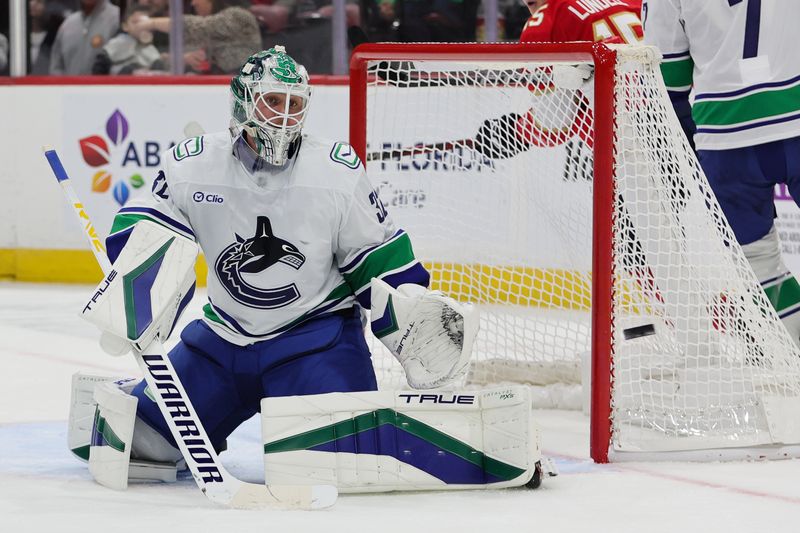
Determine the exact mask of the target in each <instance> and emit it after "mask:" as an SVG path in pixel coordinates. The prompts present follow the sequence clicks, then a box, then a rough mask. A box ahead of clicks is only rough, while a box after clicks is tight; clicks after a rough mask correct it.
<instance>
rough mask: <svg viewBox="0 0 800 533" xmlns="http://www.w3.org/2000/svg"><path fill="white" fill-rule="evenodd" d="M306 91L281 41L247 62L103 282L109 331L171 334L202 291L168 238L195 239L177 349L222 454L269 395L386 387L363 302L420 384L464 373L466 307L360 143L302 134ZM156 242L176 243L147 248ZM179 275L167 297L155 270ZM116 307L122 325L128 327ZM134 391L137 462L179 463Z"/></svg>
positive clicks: (122, 224) (133, 216)
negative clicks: (440, 287) (374, 181)
mask: <svg viewBox="0 0 800 533" xmlns="http://www.w3.org/2000/svg"><path fill="white" fill-rule="evenodd" d="M310 97H311V87H310V86H309V83H308V75H307V73H306V71H305V69H304V68H303V67H302V66H301V65H298V64H297V63H295V61H294V60H293V59H292V58H291V57H290V56H289V55H287V54H286V53H285V50H284V49H283V48H282V47H275V48H273V49H270V50H268V51H264V52H260V53H258V54H255V55H253V56H251V57H250V58H249V59H248V60H247V62H246V63H245V64H244V66H243V67H242V68H241V70H240V72H239V73H238V74H237V75H236V76H235V77H234V78H233V79H232V81H231V112H232V127H231V129H230V131H224V132H221V133H215V134H210V135H203V136H201V137H196V138H192V139H188V140H185V141H183V142H181V143H179V144H177V145H176V146H175V147H173V148H172V149H171V150H169V151H168V152H166V153H165V154H164V155H163V157H162V161H163V162H164V167H163V169H162V170H161V171H160V172H159V174H158V177H157V178H156V179H155V181H154V183H153V187H152V195H151V196H149V197H148V198H146V199H144V200H142V201H137V202H133V203H131V204H129V205H127V206H126V207H124V208H123V209H121V210H120V212H119V214H118V215H117V217H116V218H115V220H114V224H113V227H112V231H111V234H110V236H109V238H108V240H107V245H108V252H109V258H110V259H111V261H112V262H113V263H114V271H115V272H119V274H120V275H118V276H116V278H114V276H111V277H110V278H107V280H108V281H109V283H108V284H107V286H106V287H104V288H103V289H102V290H101V292H105V293H107V294H113V292H114V291H115V290H117V289H116V288H115V287H116V285H117V283H118V282H119V284H120V286H119V292H120V294H122V293H124V295H125V297H124V302H125V304H124V306H125V309H124V310H122V309H114V306H113V301H114V298H113V297H111V296H108V295H106V296H105V297H104V302H106V303H108V306H109V307H108V308H107V309H108V311H107V312H105V311H104V313H105V314H104V315H103V316H102V317H101V318H100V321H101V322H102V323H103V324H107V327H104V326H103V325H101V328H103V329H104V330H105V331H106V332H111V333H112V334H114V335H116V336H117V337H120V336H122V337H125V338H126V339H127V340H128V341H130V340H131V339H134V338H140V339H141V338H143V337H147V336H148V335H159V336H160V337H161V338H162V340H163V339H164V338H166V335H167V334H168V331H169V330H170V329H171V327H172V326H173V325H174V322H175V320H176V316H177V315H179V314H180V310H181V309H182V307H184V306H185V304H186V303H188V301H189V300H190V299H191V294H192V292H193V291H192V290H193V288H194V278H193V274H192V275H191V277H190V274H189V272H188V271H189V270H191V271H192V272H193V267H192V264H193V262H192V261H191V259H192V257H191V256H187V257H189V258H190V259H189V262H188V263H189V268H187V267H186V264H187V261H186V260H183V261H182V263H180V262H176V261H175V260H172V259H170V256H169V255H165V254H166V250H168V248H169V247H170V246H171V244H170V243H172V242H174V241H175V240H176V239H177V240H178V241H179V242H182V243H183V244H182V245H181V246H184V247H187V246H188V247H192V246H194V245H193V244H192V241H194V242H196V243H197V244H198V245H199V247H200V248H201V249H202V251H203V252H204V254H205V257H206V260H207V262H208V265H209V272H208V304H207V305H206V306H205V308H204V314H205V316H204V317H203V319H202V320H196V321H194V322H192V323H191V324H189V325H188V326H187V327H186V328H185V329H184V330H183V331H182V332H181V340H180V342H179V343H178V344H177V346H176V347H175V348H174V349H173V350H172V351H171V352H170V359H171V360H172V363H173V365H174V367H175V370H176V372H177V374H178V375H179V377H180V380H181V381H182V383H183V385H184V387H185V390H186V393H187V394H188V395H189V397H190V399H191V402H192V404H193V405H194V407H195V409H196V411H197V414H198V416H199V418H200V420H201V421H202V423H203V425H204V427H205V429H206V432H207V433H208V435H209V437H210V439H211V442H212V444H213V445H214V446H215V448H217V449H221V448H222V447H223V444H224V441H225V439H226V437H227V436H228V435H229V434H230V433H231V432H232V431H233V430H234V429H235V428H236V427H237V426H239V425H240V424H241V423H242V422H244V421H245V420H247V419H248V418H250V417H252V416H253V415H254V414H256V412H257V411H258V410H259V402H260V401H261V400H262V399H263V398H267V397H275V396H296V395H311V394H323V393H329V392H357V391H372V390H376V389H377V383H376V378H375V372H374V369H373V366H372V361H371V358H370V352H369V349H368V347H367V344H366V341H365V337H364V331H363V323H362V320H361V314H360V309H361V308H364V309H369V308H370V307H371V306H376V307H377V306H378V305H379V307H377V312H376V313H374V314H373V322H372V330H373V332H374V333H375V334H376V336H377V337H379V338H381V340H382V341H384V343H385V344H386V345H387V346H388V347H389V349H390V350H391V351H392V352H393V353H394V354H395V355H396V357H397V358H398V359H399V360H400V362H401V364H403V366H404V368H405V369H406V373H407V377H408V381H409V384H410V385H411V386H413V387H417V388H432V387H436V386H439V385H442V384H445V383H448V382H450V381H452V380H453V379H455V378H456V377H458V376H460V375H462V374H463V372H464V371H465V370H466V364H467V362H468V357H469V349H470V346H471V339H472V338H474V331H472V330H471V329H470V327H471V326H469V327H466V331H465V322H467V319H466V318H464V315H463V314H462V313H461V312H462V311H463V310H464V309H466V308H465V307H464V306H461V305H460V304H458V303H456V302H454V301H452V300H450V299H449V298H447V297H445V296H443V295H441V294H440V293H436V292H435V291H427V290H426V287H427V285H428V282H429V274H428V272H427V271H426V270H425V268H424V267H423V266H422V265H421V264H420V263H419V261H417V259H416V258H415V257H414V253H413V251H412V247H411V241H410V240H409V237H408V235H407V234H406V233H405V232H404V231H403V230H402V229H398V228H396V227H395V226H394V224H393V222H392V219H391V217H390V216H389V214H388V213H387V211H386V209H385V207H384V205H383V203H382V202H381V200H380V198H379V197H378V195H377V193H376V192H375V190H374V189H373V187H372V185H371V184H370V182H369V180H368V179H367V176H366V172H365V168H364V165H363V164H362V163H361V161H360V159H359V157H358V156H357V155H356V153H355V152H354V150H353V149H352V148H351V147H350V146H349V145H348V144H346V143H341V142H331V141H326V140H322V139H317V138H314V137H312V136H310V135H305V134H302V127H303V123H304V121H305V117H306V113H307V109H308V105H309V101H310ZM158 239H162V241H165V242H166V244H164V245H163V246H162V245H157V246H156V247H160V248H159V250H158V251H157V252H156V253H152V252H151V251H146V250H153V246H152V245H151V244H150V243H153V242H162V241H158ZM195 249H196V248H195ZM167 262H170V264H169V265H167V264H166V263H167ZM162 263H164V264H162ZM181 268H183V269H184V270H186V273H182V272H183V271H182V270H181ZM170 272H178V274H175V275H174V276H173V277H174V278H175V279H176V282H175V283H174V284H173V287H174V288H177V289H178V290H177V291H176V293H177V296H176V297H172V296H171V297H170V298H164V299H165V300H166V301H165V302H161V301H160V300H161V295H162V294H164V293H165V292H166V290H167V289H170V288H169V287H167V288H166V289H165V288H163V281H153V280H154V279H156V280H163V279H164V278H165V277H167V274H169V273H170ZM169 275H172V274H169ZM157 276H158V277H157ZM112 279H116V280H117V281H115V282H113V283H111V280H112ZM122 279H124V280H125V281H124V282H123V281H120V280H122ZM187 280H188V282H187ZM159 283H161V285H159ZM154 287H156V288H157V289H154ZM170 290H171V289H170ZM170 294H172V292H170ZM120 301H122V300H120ZM170 302H172V303H170ZM376 302H380V304H376ZM98 305H99V304H98ZM170 305H174V308H172V309H170ZM88 307H89V306H87V309H88ZM119 307H122V305H120V306H119ZM176 309H177V311H176ZM426 310H427V311H426ZM90 311H91V310H90ZM85 313H86V310H85ZM425 313H427V315H426V314H425ZM85 316H86V315H85ZM117 316H119V317H123V320H122V323H123V324H126V322H127V325H123V329H122V333H119V331H118V330H114V327H113V324H114V323H115V321H116V322H117V323H119V322H120V321H119V320H116V318H115V317H117ZM96 323H97V322H96ZM125 328H128V329H127V330H126V329H125ZM131 328H132V329H131ZM125 331H128V332H130V331H133V332H134V333H133V336H131V335H128V334H126V333H125ZM148 332H150V333H148ZM107 341H108V339H107ZM105 345H106V347H108V346H109V345H110V343H109V342H106V343H105ZM122 345H124V346H128V345H127V344H126V343H122ZM448 354H450V355H448ZM125 386H126V387H127V388H130V387H132V391H131V392H130V394H132V395H133V396H134V397H136V398H137V400H138V405H137V406H136V408H135V412H136V420H135V432H133V440H132V458H133V459H136V460H139V461H142V460H144V461H156V462H173V463H174V462H176V461H177V460H178V459H179V458H180V453H179V452H178V450H177V448H175V446H174V444H175V442H174V440H173V437H172V435H171V434H170V431H169V428H168V427H167V425H166V423H165V421H164V418H163V415H162V412H161V411H160V410H159V408H158V406H157V405H156V403H155V402H154V401H153V400H152V399H151V397H150V396H151V395H150V394H149V391H147V390H146V383H145V382H144V381H141V382H139V383H138V384H134V383H126V384H125ZM162 392H163V391H162ZM165 398H166V396H165ZM131 423H133V422H131ZM97 426H98V424H97V423H95V432H94V433H95V434H96V439H94V440H97V442H98V443H101V442H104V440H103V439H105V438H106V435H97V434H98V431H99V430H98V428H97ZM87 448H88V446H87ZM74 451H75V450H74ZM76 453H78V452H76ZM90 464H91V463H90ZM125 470H126V472H127V468H126V469H125Z"/></svg>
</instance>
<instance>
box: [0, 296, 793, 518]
mask: <svg viewBox="0 0 800 533" xmlns="http://www.w3.org/2000/svg"><path fill="white" fill-rule="evenodd" d="M90 289H91V288H90V287H87V286H68V285H44V284H22V283H0V363H2V365H1V366H0V368H2V375H3V380H2V386H0V530H2V531H3V532H14V533H17V532H31V533H34V532H39V531H42V532H43V531H48V532H79V531H80V532H86V531H95V530H104V531H114V532H127V531H130V532H133V531H136V532H149V533H161V532H175V533H177V532H189V531H192V532H206V531H214V532H220V531H226V532H227V531H230V532H237V533H239V532H242V533H243V532H249V531H275V532H278V531H279V532H295V531H298V532H305V531H320V532H324V533H333V532H345V531H347V532H353V533H355V532H361V531H367V532H373V531H377V532H379V533H388V532H395V531H398V532H400V531H402V532H408V533H417V532H428V531H431V532H433V531H436V532H444V531H459V532H472V531H476V532H477V531H486V532H489V533H507V532H514V533H517V532H537V533H538V532H547V533H550V532H556V531H565V532H573V531H575V532H580V531H591V532H605V531H609V532H615V533H616V532H620V533H621V532H632V533H633V532H636V533H644V532H665V533H666V532H669V533H685V532H694V531H697V532H701V531H702V532H709V533H710V532H725V533H728V532H730V533H734V532H742V533H745V532H746V533H752V532H769V533H772V532H797V531H800V461H798V460H789V461H776V462H750V463H712V464H708V463H705V464H692V463H649V464H648V463H625V464H615V465H595V464H593V463H592V462H591V461H590V460H589V459H588V432H589V422H588V419H587V418H586V417H585V416H583V415H582V414H580V413H577V412H566V411H537V416H538V419H539V421H540V423H541V425H542V429H543V445H544V450H545V454H546V455H548V456H550V457H552V458H554V459H555V461H556V464H557V466H558V468H559V470H560V472H561V474H560V475H559V476H558V477H556V478H549V479H545V481H544V485H543V486H542V488H541V489H539V490H536V491H531V490H526V489H524V490H521V489H514V490H497V491H471V492H458V493H397V494H375V495H344V496H342V497H340V499H339V502H338V503H337V504H336V505H335V506H334V507H333V508H331V509H328V510H325V511H313V512H312V511H239V510H231V509H224V508H219V507H216V506H214V505H213V504H211V503H210V502H209V501H208V500H206V498H205V497H203V495H202V494H201V493H200V492H199V491H198V490H197V488H196V486H195V484H194V482H193V481H192V480H191V478H189V477H185V476H184V477H182V478H181V479H180V480H179V481H178V483H175V484H171V485H165V484H137V485H133V486H131V487H130V488H129V489H128V490H127V491H125V492H115V491H112V490H109V489H106V488H104V487H101V486H99V485H97V484H95V483H94V482H93V481H92V480H91V478H90V477H89V473H88V471H87V470H86V467H85V465H84V464H83V463H81V462H79V461H77V460H75V459H73V458H72V456H71V455H70V454H69V452H68V451H67V447H66V418H67V412H68V400H69V378H70V376H71V375H72V374H73V373H74V372H77V371H79V370H81V371H84V372H90V373H99V374H107V375H135V374H136V366H135V363H134V362H133V360H132V359H131V358H130V357H121V358H112V357H109V356H107V355H105V354H103V353H102V352H101V351H100V349H99V347H98V346H97V334H96V333H95V332H94V330H93V327H92V326H90V325H89V324H87V323H84V322H83V321H82V320H81V319H80V318H78V316H77V315H78V311H79V309H80V306H81V303H82V301H83V299H84V298H85V297H87V296H88V294H89V292H90ZM204 297H205V294H204V292H202V291H200V292H199V293H198V295H197V296H196V297H195V300H194V302H193V303H192V305H191V307H190V309H189V310H188V311H187V313H186V315H187V316H186V317H185V318H184V322H185V321H187V320H188V319H189V318H194V317H197V316H199V313H200V307H201V305H202V302H203V299H204ZM258 424H259V422H258V420H251V421H249V422H247V423H246V424H245V425H243V426H242V427H241V428H239V429H238V430H237V431H236V432H235V433H234V434H233V435H232V437H231V439H230V441H229V451H228V452H225V453H224V454H223V455H222V459H223V461H224V462H225V465H226V467H228V468H229V469H230V471H231V473H233V474H234V475H236V476H238V477H240V478H242V479H245V480H247V481H253V482H258V481H262V480H263V472H262V468H261V455H260V448H261V446H260V434H259V426H258Z"/></svg>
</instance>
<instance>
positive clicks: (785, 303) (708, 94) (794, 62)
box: [642, 0, 800, 341]
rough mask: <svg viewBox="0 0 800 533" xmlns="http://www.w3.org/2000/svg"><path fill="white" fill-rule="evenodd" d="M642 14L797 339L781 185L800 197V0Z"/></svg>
mask: <svg viewBox="0 0 800 533" xmlns="http://www.w3.org/2000/svg"><path fill="white" fill-rule="evenodd" d="M642 21H643V23H644V25H645V42H647V43H648V44H654V45H656V46H658V47H659V48H660V49H661V51H662V53H663V55H664V62H663V64H662V66H661V71H662V73H663V75H664V81H665V82H666V85H667V88H668V90H669V92H670V98H671V99H672V102H673V105H674V106H675V110H676V112H677V114H678V116H679V118H680V119H681V122H682V124H683V125H684V130H685V131H687V133H688V134H689V135H692V134H693V135H694V142H695V145H696V148H697V153H698V159H699V160H700V164H701V165H702V167H703V170H704V171H705V173H706V175H707V176H708V179H709V182H710V183H711V186H712V188H713V190H714V193H715V194H716V196H717V199H718V200H719V202H720V205H721V206H722V209H723V211H724V213H725V216H726V217H727V219H728V222H729V223H730V224H731V226H732V228H733V231H734V233H735V235H736V238H737V239H738V241H739V243H740V244H742V245H743V249H744V253H745V256H746V257H747V258H748V260H749V261H750V264H751V265H752V267H753V270H754V271H755V273H756V275H757V276H758V278H759V280H760V281H761V284H762V287H763V288H764V290H765V292H766V293H767V295H768V296H769V298H770V301H771V302H772V304H773V305H774V306H775V309H776V310H777V311H778V315H779V316H780V317H781V319H782V320H783V321H784V323H785V324H786V325H787V327H788V328H789V331H790V333H791V334H792V336H793V337H794V338H795V340H796V341H797V340H798V339H800V313H797V311H799V310H800V285H799V284H798V282H797V280H796V279H795V278H794V276H793V275H792V274H791V272H790V271H789V270H788V268H786V266H785V264H784V263H783V260H782V258H781V254H780V243H779V241H778V236H777V233H776V231H775V227H774V218H775V205H774V197H773V194H774V193H773V190H774V186H775V184H776V183H785V184H786V185H787V186H788V188H789V191H790V193H791V195H792V197H793V198H794V199H795V202H798V201H800V54H797V53H796V50H797V36H796V33H797V22H798V21H800V2H794V1H793V2H786V1H784V0H648V1H646V2H644V4H643V5H642ZM690 91H693V92H694V102H693V104H692V105H691V106H690V105H689V94H690ZM695 130H696V131H695Z"/></svg>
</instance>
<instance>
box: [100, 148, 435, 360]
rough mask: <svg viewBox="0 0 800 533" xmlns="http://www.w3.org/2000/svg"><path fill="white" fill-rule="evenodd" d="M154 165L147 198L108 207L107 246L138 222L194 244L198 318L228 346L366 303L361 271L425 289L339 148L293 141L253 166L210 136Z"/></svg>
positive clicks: (347, 153) (355, 163) (405, 243)
mask: <svg viewBox="0 0 800 533" xmlns="http://www.w3.org/2000/svg"><path fill="white" fill-rule="evenodd" d="M234 152H235V153H236V154H237V155H238V156H239V157H237V156H235V155H233V154H234ZM248 154H250V155H249V156H248ZM243 155H244V156H246V157H242V156H243ZM248 158H249V159H248ZM162 161H163V162H164V163H163V164H164V168H163V170H162V171H161V172H160V173H159V175H158V177H157V178H156V179H155V181H154V183H153V187H152V194H151V195H150V196H147V197H146V198H145V199H143V200H141V201H138V202H136V203H131V204H129V205H126V206H125V207H124V208H122V209H121V210H120V212H119V213H118V214H117V217H116V218H115V221H114V224H113V227H112V230H111V235H110V236H109V239H108V243H109V253H110V255H112V258H113V256H114V254H115V251H116V250H119V249H121V245H122V244H123V243H124V241H126V240H127V234H128V232H130V230H131V229H132V226H133V225H134V224H135V223H136V222H138V221H139V220H142V219H148V220H152V221H155V222H157V223H160V224H162V225H164V226H167V227H169V228H171V229H172V230H174V231H176V232H178V233H180V234H182V235H185V236H187V237H189V238H192V239H194V240H196V241H197V243H198V244H199V245H200V247H201V249H202V250H203V253H204V254H205V257H206V261H207V263H208V279H207V281H208V300H209V302H208V304H207V305H206V306H205V309H204V311H205V317H204V319H205V321H206V322H207V323H208V324H209V326H210V327H211V328H212V329H213V330H214V331H216V332H217V333H218V334H219V335H220V336H222V337H223V338H225V339H226V340H228V341H230V342H233V343H235V344H238V345H242V346H243V345H247V344H250V343H252V342H255V341H258V340H263V339H267V338H272V337H275V336H277V335H279V334H280V333H282V332H285V331H287V330H289V329H290V328H291V327H293V326H294V325H296V324H299V323H301V322H303V321H305V320H308V319H310V318H313V317H315V316H318V315H322V314H325V313H328V312H333V311H336V310H340V309H346V308H349V307H352V306H353V305H354V304H355V303H356V299H357V298H358V300H359V301H360V302H361V304H362V305H364V306H365V307H368V306H369V284H370V280H371V278H373V277H381V278H382V279H384V280H386V281H387V282H388V283H390V284H391V285H393V286H397V285H399V284H401V283H408V282H415V283H420V284H427V281H428V274H427V272H426V271H425V269H424V268H423V267H422V265H420V264H419V262H418V261H417V260H416V259H415V257H414V254H413V251H412V248H411V243H410V240H409V237H408V235H406V233H405V232H403V231H402V230H398V229H396V228H395V227H394V224H393V223H392V220H391V218H390V217H389V215H388V214H387V212H386V210H385V208H384V206H383V204H382V203H381V201H380V199H379V197H378V195H377V193H376V192H375V190H374V189H373V188H372V185H371V184H370V182H369V180H368V179H367V176H366V172H365V170H364V166H363V165H362V164H361V161H360V160H359V158H358V157H357V156H356V154H355V152H354V150H353V149H352V148H351V147H350V146H349V145H347V144H345V143H334V142H328V141H323V140H320V139H315V138H313V137H309V136H304V137H303V139H302V143H301V145H300V148H299V150H298V152H297V154H296V155H295V156H294V157H293V158H292V159H291V160H290V161H289V162H288V163H287V165H286V166H285V167H284V168H282V169H277V170H276V169H271V170H264V169H261V170H259V169H258V168H257V167H258V165H257V163H258V161H259V160H257V159H255V158H254V157H253V156H252V151H250V149H249V147H248V146H247V145H246V143H244V141H243V140H241V138H239V139H238V140H237V141H236V142H234V143H233V145H232V142H231V137H230V134H229V133H228V132H221V133H217V134H211V135H205V136H203V137H196V138H192V139H188V140H185V141H183V142H181V143H180V144H178V145H176V146H175V147H174V148H172V149H171V150H169V151H167V152H166V153H165V154H164V155H163V157H162ZM248 167H250V168H248Z"/></svg>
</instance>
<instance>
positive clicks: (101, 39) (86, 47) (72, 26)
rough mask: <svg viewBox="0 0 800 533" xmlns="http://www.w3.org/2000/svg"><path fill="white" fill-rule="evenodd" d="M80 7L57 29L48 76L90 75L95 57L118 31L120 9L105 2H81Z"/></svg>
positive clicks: (86, 0)
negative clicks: (49, 74)
mask: <svg viewBox="0 0 800 533" xmlns="http://www.w3.org/2000/svg"><path fill="white" fill-rule="evenodd" d="M80 7H81V8H80V10H79V11H77V12H75V13H73V14H71V15H70V16H68V17H67V18H66V19H65V20H64V23H63V24H61V27H60V28H59V29H58V33H57V34H56V39H55V42H54V43H53V49H52V52H51V54H50V73H51V74H67V75H83V74H90V73H91V72H92V65H93V64H94V59H95V56H96V55H97V53H98V52H99V51H100V49H101V48H102V47H103V45H105V44H106V43H107V42H108V40H109V39H110V38H111V37H112V36H113V35H115V34H116V33H117V30H118V29H119V8H118V7H117V6H115V5H112V4H111V3H110V2H109V1H108V0H80Z"/></svg>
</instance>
